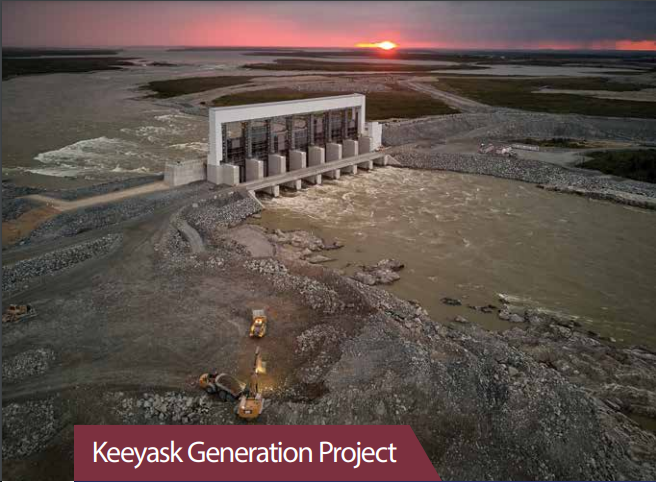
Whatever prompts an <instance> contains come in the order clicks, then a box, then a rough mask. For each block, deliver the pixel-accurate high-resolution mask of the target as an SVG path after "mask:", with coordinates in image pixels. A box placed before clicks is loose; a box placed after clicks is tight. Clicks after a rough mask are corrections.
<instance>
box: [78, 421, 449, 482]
mask: <svg viewBox="0 0 656 482" xmlns="http://www.w3.org/2000/svg"><path fill="white" fill-rule="evenodd" d="M75 480H89V481H96V480H165V481H169V480H199V481H200V480H230V481H242V480H244V481H246V480H248V481H255V480H262V481H269V480H270V481H278V480H289V481H296V480H319V481H327V480H335V481H341V480H349V481H357V480H381V481H390V480H399V481H401V480H403V481H406V480H414V481H423V480H440V478H439V476H438V475H437V473H436V472H435V468H434V467H433V465H432V464H431V462H430V460H429V459H428V457H427V456H426V453H425V452H424V449H423V448H422V447H421V444H420V443H419V441H418V440H417V437H416V436H415V434H414V432H413V431H412V429H411V428H410V427H409V426H407V425H359V426H356V425H329V426H313V425H295V426H289V425H284V426H275V425H240V426H234V425H227V426H224V425H204V426H178V425H147V426H145V425H143V426H141V425H98V426H96V425H93V426H92V425H78V426H76V427H75Z"/></svg>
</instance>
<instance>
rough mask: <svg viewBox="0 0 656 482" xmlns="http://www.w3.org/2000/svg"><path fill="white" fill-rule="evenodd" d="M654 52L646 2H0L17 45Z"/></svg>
mask: <svg viewBox="0 0 656 482" xmlns="http://www.w3.org/2000/svg"><path fill="white" fill-rule="evenodd" d="M383 40H390V41H393V42H395V43H397V44H398V45H399V46H400V47H401V48H403V47H405V48H445V49H597V50H607V49H608V50H613V49H617V50H651V51H656V1H637V2H632V1H562V2H560V1H524V2H513V1H499V2H495V1H492V2H489V1H485V2H476V1H465V2H462V1H460V2H449V1H423V2H387V1H367V2H341V1H322V2H280V1H270V2H229V1H226V2H212V1H208V2H175V1H172V2H138V1H134V2H129V1H123V2H95V1H94V2H84V1H79V2H69V1H61V2H60V1H47V2H44V1H41V2H39V1H3V2H2V44H3V46H5V47H7V46H24V47H105V46H113V47H124V46H262V47H267V46H289V47H292V46H293V47H353V46H354V45H355V44H357V43H363V42H380V41H383Z"/></svg>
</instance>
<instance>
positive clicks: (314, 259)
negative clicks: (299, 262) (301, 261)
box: [305, 254, 335, 264]
mask: <svg viewBox="0 0 656 482" xmlns="http://www.w3.org/2000/svg"><path fill="white" fill-rule="evenodd" d="M305 261H307V262H308V263H312V264H318V263H327V262H328V261H335V260H334V259H333V258H329V257H327V256H323V255H321V254H315V255H313V256H308V257H307V258H305Z"/></svg>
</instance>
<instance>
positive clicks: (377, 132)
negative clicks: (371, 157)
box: [364, 122, 383, 151]
mask: <svg viewBox="0 0 656 482" xmlns="http://www.w3.org/2000/svg"><path fill="white" fill-rule="evenodd" d="M364 132H365V133H366V135H367V136H369V137H371V139H372V140H373V145H372V146H371V150H372V151H375V150H377V149H380V146H382V145H383V126H382V125H381V124H380V123H379V122H367V124H366V125H365V131H364Z"/></svg>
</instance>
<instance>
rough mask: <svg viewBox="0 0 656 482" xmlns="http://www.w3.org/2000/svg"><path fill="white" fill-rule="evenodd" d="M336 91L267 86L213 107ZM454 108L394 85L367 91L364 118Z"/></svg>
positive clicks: (420, 114)
mask: <svg viewBox="0 0 656 482" xmlns="http://www.w3.org/2000/svg"><path fill="white" fill-rule="evenodd" d="M334 95H337V93H335V92H300V91H297V90H292V89H285V88H280V89H269V90H259V91H255V92H241V93H238V94H231V95H226V96H223V97H219V98H218V99H215V100H214V101H213V105H214V107H225V106H233V105H242V104H259V103H263V102H280V101H285V100H302V99H314V98H317V97H327V96H334ZM457 112H458V111H457V110H454V109H452V108H451V107H449V106H448V105H446V104H444V103H443V102H440V101H439V100H436V99H433V98H432V97H429V96H427V95H425V94H421V93H419V92H415V91H412V90H405V89H396V90H392V91H389V92H370V93H368V94H367V109H366V113H367V114H366V115H367V120H381V119H391V118H406V119H413V118H416V117H423V116H427V115H444V114H455V113H457Z"/></svg>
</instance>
